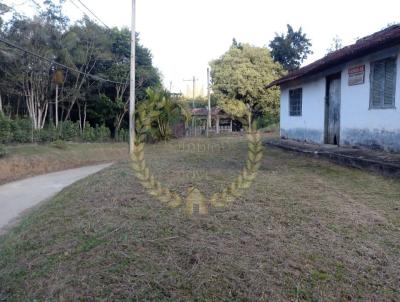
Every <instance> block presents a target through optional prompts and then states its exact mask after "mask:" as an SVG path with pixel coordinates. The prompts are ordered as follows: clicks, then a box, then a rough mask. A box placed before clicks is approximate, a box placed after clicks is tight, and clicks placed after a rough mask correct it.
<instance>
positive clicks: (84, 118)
mask: <svg viewBox="0 0 400 302" xmlns="http://www.w3.org/2000/svg"><path fill="white" fill-rule="evenodd" d="M86 107H87V104H86V103H85V106H84V107H83V130H85V127H86Z"/></svg>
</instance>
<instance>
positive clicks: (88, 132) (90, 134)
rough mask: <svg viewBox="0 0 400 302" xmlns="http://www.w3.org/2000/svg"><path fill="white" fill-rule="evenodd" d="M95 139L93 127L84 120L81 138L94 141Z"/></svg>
mask: <svg viewBox="0 0 400 302" xmlns="http://www.w3.org/2000/svg"><path fill="white" fill-rule="evenodd" d="M96 139H97V137H96V131H95V129H94V128H93V127H91V126H90V125H89V123H87V122H86V125H85V129H84V130H83V140H84V141H85V142H95V141H96Z"/></svg>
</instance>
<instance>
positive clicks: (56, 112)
mask: <svg viewBox="0 0 400 302" xmlns="http://www.w3.org/2000/svg"><path fill="white" fill-rule="evenodd" d="M55 120H56V128H57V127H58V84H56V104H55Z"/></svg>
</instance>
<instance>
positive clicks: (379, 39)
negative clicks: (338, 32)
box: [267, 24, 400, 88]
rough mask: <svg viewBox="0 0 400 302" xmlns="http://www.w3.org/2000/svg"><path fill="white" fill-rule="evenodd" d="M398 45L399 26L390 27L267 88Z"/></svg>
mask: <svg viewBox="0 0 400 302" xmlns="http://www.w3.org/2000/svg"><path fill="white" fill-rule="evenodd" d="M399 43H400V24H397V25H392V26H390V27H388V28H385V29H383V30H381V31H378V32H376V33H374V34H372V35H369V36H366V37H364V38H361V39H359V40H357V42H356V43H354V44H352V45H349V46H346V47H343V48H341V49H339V50H336V51H334V52H331V53H329V54H328V55H326V56H325V57H323V58H322V59H319V60H317V61H315V62H313V63H311V64H309V65H307V66H304V67H302V68H300V69H297V70H295V71H292V72H289V74H287V75H286V76H284V77H282V78H280V79H278V80H276V81H273V82H272V83H270V84H268V85H267V88H270V87H272V86H280V85H282V84H285V83H288V82H291V81H294V80H298V79H300V78H303V77H305V76H308V75H311V74H315V73H317V72H321V71H324V70H326V69H328V68H331V67H333V66H335V65H338V64H342V63H346V62H348V61H351V60H353V59H355V58H358V57H360V56H364V55H367V54H369V53H371V52H374V51H378V50H381V49H382V48H387V47H391V46H394V45H396V44H399Z"/></svg>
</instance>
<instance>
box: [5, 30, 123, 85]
mask: <svg viewBox="0 0 400 302" xmlns="http://www.w3.org/2000/svg"><path fill="white" fill-rule="evenodd" d="M0 42H2V43H4V44H6V45H7V46H9V47H12V48H15V49H18V50H20V51H22V52H24V53H27V54H29V55H31V56H34V57H36V58H38V59H40V60H42V61H46V62H48V63H50V64H54V65H57V66H60V67H62V68H65V69H68V70H70V71H72V72H76V73H79V74H81V75H85V76H87V77H90V78H92V79H94V80H97V81H102V82H107V83H112V84H118V85H125V83H123V82H116V81H111V80H108V79H104V78H102V77H99V76H96V75H93V74H90V73H86V72H83V71H80V70H78V69H75V68H71V67H68V66H67V65H65V64H62V63H58V62H56V61H54V60H51V59H48V58H45V57H43V56H41V55H38V54H36V53H34V52H32V51H30V50H28V49H25V48H23V47H21V46H18V45H16V44H14V43H12V42H9V41H7V40H4V39H3V38H0Z"/></svg>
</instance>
